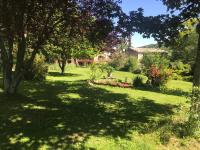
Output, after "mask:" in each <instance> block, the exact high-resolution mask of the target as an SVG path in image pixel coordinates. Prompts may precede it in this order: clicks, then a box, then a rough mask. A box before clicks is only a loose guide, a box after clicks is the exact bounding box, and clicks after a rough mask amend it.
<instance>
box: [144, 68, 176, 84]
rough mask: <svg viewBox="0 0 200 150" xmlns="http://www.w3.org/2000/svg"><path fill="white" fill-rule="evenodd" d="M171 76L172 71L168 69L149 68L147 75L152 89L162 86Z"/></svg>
mask: <svg viewBox="0 0 200 150" xmlns="http://www.w3.org/2000/svg"><path fill="white" fill-rule="evenodd" d="M171 74H172V71H171V70H170V69H163V68H162V67H156V66H151V67H150V69H149V70H148V73H147V77H148V82H150V84H151V85H152V86H154V87H158V86H162V85H164V84H165V83H166V82H167V81H168V79H169V77H170V76H171Z"/></svg>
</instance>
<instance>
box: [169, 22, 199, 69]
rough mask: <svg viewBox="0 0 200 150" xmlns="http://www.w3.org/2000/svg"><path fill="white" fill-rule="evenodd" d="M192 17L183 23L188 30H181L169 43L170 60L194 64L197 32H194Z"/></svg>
mask: <svg viewBox="0 0 200 150" xmlns="http://www.w3.org/2000/svg"><path fill="white" fill-rule="evenodd" d="M195 22H197V21H195V20H194V19H193V20H189V21H187V22H185V23H184V26H185V27H187V28H188V29H189V30H187V31H182V32H180V33H179V35H178V37H177V38H176V39H175V41H174V42H173V43H171V44H170V45H169V47H170V49H171V51H172V56H171V61H173V62H174V61H182V62H183V63H184V64H186V63H187V64H189V65H191V66H192V65H194V62H195V58H196V51H197V42H198V34H197V33H196V32H195V27H194V23H195Z"/></svg>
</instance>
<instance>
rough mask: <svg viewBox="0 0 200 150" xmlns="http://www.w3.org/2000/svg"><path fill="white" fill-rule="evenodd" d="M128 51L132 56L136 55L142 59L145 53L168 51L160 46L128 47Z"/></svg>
mask: <svg viewBox="0 0 200 150" xmlns="http://www.w3.org/2000/svg"><path fill="white" fill-rule="evenodd" d="M126 53H127V54H128V55H130V56H134V57H136V58H137V59H138V61H140V60H141V59H142V58H143V56H144V54H155V53H167V52H166V51H165V50H161V49H158V48H134V47H131V48H128V49H127V50H126Z"/></svg>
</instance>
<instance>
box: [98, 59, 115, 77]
mask: <svg viewBox="0 0 200 150" xmlns="http://www.w3.org/2000/svg"><path fill="white" fill-rule="evenodd" d="M100 69H101V70H102V72H106V73H107V77H108V78H111V77H112V73H113V71H114V68H113V67H112V66H110V65H109V64H107V63H106V64H101V66H100Z"/></svg>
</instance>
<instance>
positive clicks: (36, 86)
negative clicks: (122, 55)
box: [0, 68, 199, 150]
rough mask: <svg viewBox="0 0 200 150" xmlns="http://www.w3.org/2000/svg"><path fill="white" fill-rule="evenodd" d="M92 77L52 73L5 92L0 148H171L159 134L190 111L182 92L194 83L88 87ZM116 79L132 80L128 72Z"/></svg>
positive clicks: (78, 71) (0, 99)
mask: <svg viewBox="0 0 200 150" xmlns="http://www.w3.org/2000/svg"><path fill="white" fill-rule="evenodd" d="M89 73H90V71H89V70H88V69H87V68H70V69H68V70H67V73H66V74H65V75H64V76H61V75H60V74H59V73H58V72H57V71H56V70H55V69H54V68H51V70H50V72H49V75H48V77H47V80H46V81H45V82H24V83H23V84H22V85H21V87H20V90H19V95H15V96H9V97H8V96H6V95H4V94H3V93H2V90H1V92H0V132H1V134H0V149H3V150H4V149H15V150H17V149H20V150H23V149H30V150H31V149H34V150H35V149H42V150H45V149H53V150H56V149H91V150H95V149H99V150H104V149H106V150H107V149H108V150H123V149H124V150H134V149H138V150H149V149H165V148H167V147H168V146H167V145H162V143H161V141H160V136H159V133H160V132H159V131H161V130H163V129H165V127H167V124H168V119H169V118H171V117H173V118H176V117H179V116H180V114H177V111H176V110H177V108H178V106H179V105H182V106H186V107H187V105H186V100H187V99H186V98H185V96H184V95H182V94H181V92H183V93H188V92H189V91H190V90H191V86H192V84H191V83H188V82H183V81H170V82H169V84H168V85H167V87H168V89H167V90H165V91H158V90H150V89H123V88H117V87H115V88H114V87H109V86H89V85H88V84H87V82H86V80H87V79H88V78H89ZM113 76H114V77H116V78H119V79H123V78H124V77H127V78H128V80H129V81H131V80H132V77H133V75H132V74H130V73H124V72H115V73H114V74H113ZM183 113H185V112H183ZM177 140H179V139H178V138H177ZM189 141H190V140H189ZM179 143H181V142H179ZM196 145H197V147H198V146H199V144H196ZM169 146H170V148H172V149H174V147H175V148H177V145H175V146H174V144H172V145H169ZM185 147H186V148H187V144H185ZM178 148H181V145H178Z"/></svg>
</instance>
